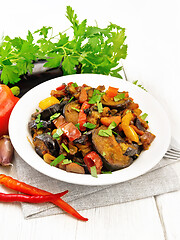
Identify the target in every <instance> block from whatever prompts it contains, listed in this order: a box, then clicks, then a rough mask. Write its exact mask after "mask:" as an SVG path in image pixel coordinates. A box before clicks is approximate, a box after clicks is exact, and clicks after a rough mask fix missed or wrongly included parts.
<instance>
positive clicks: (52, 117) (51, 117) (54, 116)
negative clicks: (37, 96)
mask: <svg viewBox="0 0 180 240" xmlns="http://www.w3.org/2000/svg"><path fill="white" fill-rule="evenodd" d="M60 115H61V114H60V113H55V114H54V115H52V116H50V121H52V120H54V119H56V118H58V117H59V116H60Z"/></svg>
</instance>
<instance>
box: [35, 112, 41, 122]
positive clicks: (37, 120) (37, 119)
mask: <svg viewBox="0 0 180 240" xmlns="http://www.w3.org/2000/svg"><path fill="white" fill-rule="evenodd" d="M40 118H41V114H38V115H37V118H36V120H35V123H39V122H40V120H41V119H40Z"/></svg>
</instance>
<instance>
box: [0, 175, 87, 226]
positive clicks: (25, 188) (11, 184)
mask: <svg viewBox="0 0 180 240" xmlns="http://www.w3.org/2000/svg"><path fill="white" fill-rule="evenodd" d="M0 184H3V185H5V186H6V187H8V188H11V189H13V190H16V191H19V192H22V193H26V194H29V195H47V194H51V193H50V192H47V191H45V190H42V189H39V188H36V187H33V186H31V185H28V184H26V183H24V182H20V181H18V180H16V179H13V178H12V177H10V176H6V175H4V174H0ZM51 202H52V203H54V204H55V205H57V206H58V207H60V208H61V209H62V210H64V211H65V212H67V213H69V214H70V215H72V216H74V217H75V218H77V219H79V220H82V221H88V218H84V217H82V216H81V215H80V214H79V213H78V212H77V211H76V210H75V209H74V208H73V207H71V206H70V205H69V204H68V203H66V202H65V201H63V200H62V199H61V198H59V199H57V200H53V201H51Z"/></svg>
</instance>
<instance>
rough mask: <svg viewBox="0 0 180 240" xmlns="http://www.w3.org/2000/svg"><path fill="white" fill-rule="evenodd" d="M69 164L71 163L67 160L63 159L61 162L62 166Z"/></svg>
mask: <svg viewBox="0 0 180 240" xmlns="http://www.w3.org/2000/svg"><path fill="white" fill-rule="evenodd" d="M69 163H72V161H71V160H69V159H64V160H63V162H62V165H66V164H69Z"/></svg>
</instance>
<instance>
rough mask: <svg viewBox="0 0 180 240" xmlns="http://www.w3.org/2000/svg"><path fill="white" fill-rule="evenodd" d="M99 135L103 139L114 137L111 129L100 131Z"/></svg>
mask: <svg viewBox="0 0 180 240" xmlns="http://www.w3.org/2000/svg"><path fill="white" fill-rule="evenodd" d="M98 135H99V136H101V137H110V136H112V130H111V129H107V130H103V129H100V130H99V132H98Z"/></svg>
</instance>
